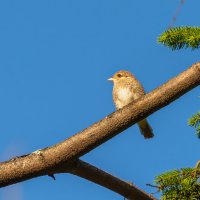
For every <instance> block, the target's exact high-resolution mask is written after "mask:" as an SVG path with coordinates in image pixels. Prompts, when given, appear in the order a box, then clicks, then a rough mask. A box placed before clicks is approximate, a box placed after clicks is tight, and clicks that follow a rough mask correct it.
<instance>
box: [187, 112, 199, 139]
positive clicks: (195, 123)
mask: <svg viewBox="0 0 200 200" xmlns="http://www.w3.org/2000/svg"><path fill="white" fill-rule="evenodd" d="M188 125H190V126H193V127H194V128H195V129H196V134H197V137H198V138H200V112H197V113H196V114H195V115H193V116H192V117H191V118H190V119H189V120H188Z"/></svg>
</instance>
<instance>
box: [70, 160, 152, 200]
mask: <svg viewBox="0 0 200 200" xmlns="http://www.w3.org/2000/svg"><path fill="white" fill-rule="evenodd" d="M69 173H71V174H74V175H76V176H79V177H82V178H84V179H87V180H89V181H92V182H94V183H96V184H98V185H101V186H103V187H105V188H108V189H110V190H112V191H114V192H116V193H118V194H120V195H122V196H123V197H125V198H127V199H129V200H155V198H154V197H153V196H151V195H149V194H147V193H146V192H145V191H143V190H141V189H139V188H138V187H136V186H135V185H134V184H132V183H130V182H126V181H123V180H121V179H119V178H117V177H115V176H113V175H111V174H109V173H107V172H104V171H103V170H101V169H98V168H96V167H94V166H92V165H90V164H88V163H86V162H84V161H81V160H79V159H78V160H77V161H76V162H74V163H73V167H72V168H71V170H69Z"/></svg>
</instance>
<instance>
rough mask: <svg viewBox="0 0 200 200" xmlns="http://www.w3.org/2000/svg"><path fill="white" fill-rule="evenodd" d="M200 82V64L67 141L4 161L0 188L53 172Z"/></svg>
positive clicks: (0, 172) (1, 168) (0, 176)
mask: <svg viewBox="0 0 200 200" xmlns="http://www.w3.org/2000/svg"><path fill="white" fill-rule="evenodd" d="M199 84H200V63H197V64H194V65H192V66H191V67H190V68H188V69H187V70H186V71H184V72H182V73H181V74H179V75H178V76H177V77H175V78H173V79H171V80H169V81H168V82H167V83H165V84H163V85H162V86H161V87H159V88H157V89H155V90H154V91H152V92H150V93H148V94H147V95H145V96H144V97H143V98H141V99H139V100H138V101H136V102H132V103H130V104H129V105H127V106H126V107H124V108H123V109H120V110H118V111H116V112H114V113H112V114H110V115H108V116H106V117H105V118H104V119H102V120H100V121H99V122H97V123H95V124H93V125H92V126H90V127H88V128H86V129H85V130H83V131H81V132H79V133H77V134H75V135H74V136H72V137H70V138H68V139H67V140H65V141H63V142H61V143H58V144H56V145H54V146H52V147H48V148H45V149H42V150H39V151H36V152H33V153H32V154H29V155H27V156H22V157H18V158H14V159H11V160H9V161H6V162H2V163H0V187H4V186H7V185H10V184H14V183H17V182H20V181H24V180H27V179H31V178H34V177H38V176H42V175H47V174H52V173H53V172H55V171H56V170H58V169H59V168H62V167H64V166H66V164H67V165H69V166H70V163H72V162H73V161H75V160H76V159H77V158H79V157H80V156H82V155H84V154H86V153H88V152H89V151H91V150H92V149H94V148H96V147H97V146H99V145H101V144H102V143H104V142H106V141H107V140H109V139H110V138H112V137H114V136H115V135H117V134H119V133H121V132H122V131H124V130H125V129H127V128H128V127H130V126H132V125H133V124H135V123H137V122H138V121H140V120H141V119H144V118H146V117H147V116H149V115H150V114H152V113H154V112H155V111H157V110H159V109H161V108H162V107H164V106H166V105H168V104H169V103H171V102H173V101H174V100H176V99H178V98H179V97H180V96H182V95H183V94H185V93H186V92H188V91H189V90H191V89H192V88H194V87H196V86H198V85H199Z"/></svg>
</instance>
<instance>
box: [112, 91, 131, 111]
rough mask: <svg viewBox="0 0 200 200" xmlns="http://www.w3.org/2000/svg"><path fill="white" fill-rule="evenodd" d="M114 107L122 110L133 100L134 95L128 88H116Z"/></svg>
mask: <svg viewBox="0 0 200 200" xmlns="http://www.w3.org/2000/svg"><path fill="white" fill-rule="evenodd" d="M114 93H115V94H114V96H115V98H114V101H115V104H116V107H117V108H118V109H119V108H122V107H124V106H126V105H127V104H129V103H130V102H132V101H133V100H134V93H133V92H132V91H131V90H130V89H129V88H123V87H121V88H118V89H115V92H114Z"/></svg>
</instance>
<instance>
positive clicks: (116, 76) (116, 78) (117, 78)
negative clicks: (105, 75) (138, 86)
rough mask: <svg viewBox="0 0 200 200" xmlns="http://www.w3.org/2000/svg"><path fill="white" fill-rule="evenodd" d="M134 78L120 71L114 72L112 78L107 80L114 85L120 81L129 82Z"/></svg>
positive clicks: (126, 72)
mask: <svg viewBox="0 0 200 200" xmlns="http://www.w3.org/2000/svg"><path fill="white" fill-rule="evenodd" d="M131 78H134V76H133V74H131V73H130V72H128V71H124V70H120V71H118V72H116V73H115V74H114V75H113V77H111V78H109V79H108V80H109V81H113V82H114V83H116V82H119V81H122V80H130V79H131Z"/></svg>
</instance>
